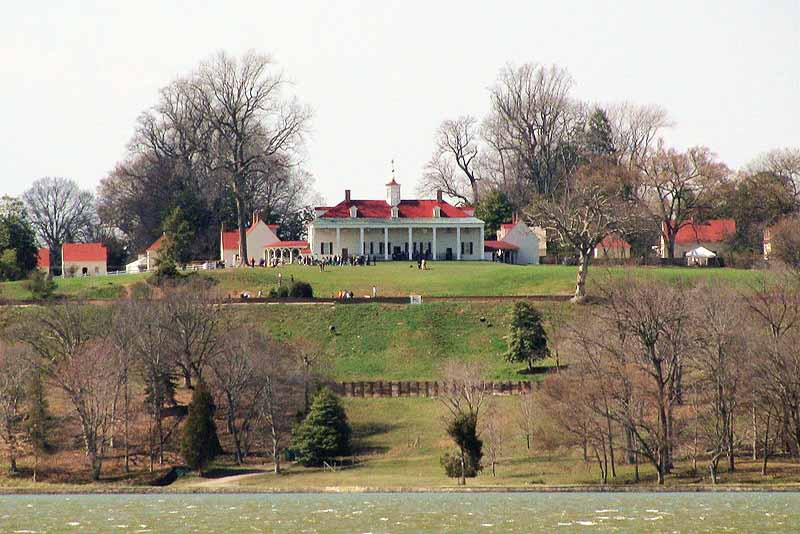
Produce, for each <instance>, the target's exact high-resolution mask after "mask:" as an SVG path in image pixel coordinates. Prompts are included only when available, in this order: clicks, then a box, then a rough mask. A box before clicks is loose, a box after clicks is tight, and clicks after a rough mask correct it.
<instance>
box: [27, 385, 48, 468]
mask: <svg viewBox="0 0 800 534" xmlns="http://www.w3.org/2000/svg"><path fill="white" fill-rule="evenodd" d="M28 403H29V409H28V419H27V421H26V424H25V430H26V432H27V434H28V440H29V441H30V444H31V449H33V481H34V482H36V475H37V472H38V470H39V459H40V458H41V457H42V456H43V455H45V454H47V453H48V452H49V450H50V444H49V443H48V442H47V436H48V434H49V432H50V428H51V420H50V415H49V414H48V407H47V399H46V398H45V396H44V384H43V382H42V375H41V373H40V372H39V371H34V373H33V375H32V376H31V382H30V384H29V385H28Z"/></svg>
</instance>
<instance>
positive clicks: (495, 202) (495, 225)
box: [475, 191, 514, 239]
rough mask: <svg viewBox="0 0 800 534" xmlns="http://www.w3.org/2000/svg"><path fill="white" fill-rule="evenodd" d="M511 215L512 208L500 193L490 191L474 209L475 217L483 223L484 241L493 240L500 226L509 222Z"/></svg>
mask: <svg viewBox="0 0 800 534" xmlns="http://www.w3.org/2000/svg"><path fill="white" fill-rule="evenodd" d="M513 215H514V207H513V206H512V205H511V203H510V202H509V201H508V197H506V195H505V193H502V192H501V191H492V192H491V193H489V194H488V195H486V196H485V197H484V198H483V200H481V201H480V203H479V204H478V205H477V206H476V207H475V217H477V218H479V219H481V220H482V221H483V222H484V223H485V226H484V231H485V233H486V239H494V238H495V237H496V236H497V231H498V230H499V229H500V225H501V224H503V223H506V222H508V221H510V220H511V217H512V216H513Z"/></svg>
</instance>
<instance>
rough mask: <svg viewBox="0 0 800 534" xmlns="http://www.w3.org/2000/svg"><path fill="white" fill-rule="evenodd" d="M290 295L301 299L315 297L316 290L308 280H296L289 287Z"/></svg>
mask: <svg viewBox="0 0 800 534" xmlns="http://www.w3.org/2000/svg"><path fill="white" fill-rule="evenodd" d="M289 296H290V297H293V298H300V299H310V298H314V290H313V289H312V287H311V284H309V283H308V282H300V281H298V282H295V283H294V284H292V287H291V289H289Z"/></svg>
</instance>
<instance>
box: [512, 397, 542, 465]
mask: <svg viewBox="0 0 800 534" xmlns="http://www.w3.org/2000/svg"><path fill="white" fill-rule="evenodd" d="M537 407H538V403H537V402H536V399H535V398H534V396H533V395H532V394H531V393H524V394H522V395H520V396H519V397H517V426H518V427H519V430H520V432H522V437H524V438H525V448H526V449H527V450H528V451H530V450H531V438H532V437H533V435H534V433H535V432H536V421H537V419H538V417H537V416H538V415H539V413H538V411H537Z"/></svg>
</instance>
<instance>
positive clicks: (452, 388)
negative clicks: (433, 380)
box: [439, 360, 489, 486]
mask: <svg viewBox="0 0 800 534" xmlns="http://www.w3.org/2000/svg"><path fill="white" fill-rule="evenodd" d="M442 377H443V379H444V382H445V384H444V386H443V390H442V391H440V395H439V400H440V401H441V402H442V404H444V406H445V407H446V408H447V415H446V417H445V430H446V431H447V434H448V435H449V436H450V437H451V438H453V440H454V441H455V442H456V445H457V446H458V448H459V454H458V457H457V458H456V459H455V460H453V459H452V457H448V456H447V455H445V456H444V457H443V458H442V465H443V466H444V467H445V470H446V471H448V474H450V475H451V476H452V473H455V474H457V476H458V478H459V484H460V485H462V486H463V485H464V484H466V478H467V477H468V476H470V477H471V476H475V473H477V471H479V470H480V459H481V456H482V452H481V447H482V443H481V442H480V440H478V437H477V428H478V422H479V416H480V412H481V407H482V406H483V404H484V402H485V400H486V398H487V395H488V393H489V392H488V391H487V389H486V382H485V381H484V380H483V366H482V365H480V364H479V363H477V362H470V361H463V360H449V361H446V362H445V363H444V365H443V366H442ZM476 440H477V441H476ZM473 460H477V462H473ZM453 462H455V464H454V463H453ZM454 465H455V468H454ZM454 469H455V470H454Z"/></svg>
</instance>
